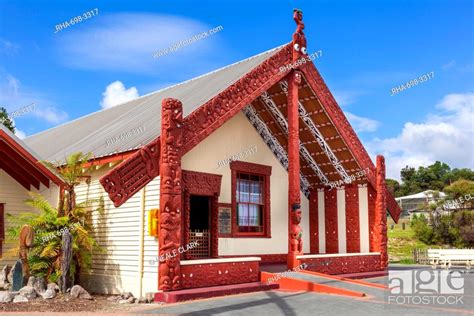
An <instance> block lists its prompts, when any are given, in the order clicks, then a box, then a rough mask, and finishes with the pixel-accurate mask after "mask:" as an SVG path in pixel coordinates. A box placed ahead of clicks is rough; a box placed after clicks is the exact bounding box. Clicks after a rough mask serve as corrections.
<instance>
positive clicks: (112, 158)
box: [84, 149, 138, 168]
mask: <svg viewBox="0 0 474 316" xmlns="http://www.w3.org/2000/svg"><path fill="white" fill-rule="evenodd" d="M137 151H138V149H134V150H130V151H124V152H121V153H118V154H113V155H109V156H104V157H100V158H92V159H90V160H89V161H88V162H87V163H86V164H84V167H85V168H90V167H92V166H101V165H104V164H107V163H111V162H116V161H122V160H126V159H128V158H129V157H130V156H132V155H133V154H135V153H136V152H137Z"/></svg>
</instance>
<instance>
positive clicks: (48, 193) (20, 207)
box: [0, 169, 59, 267]
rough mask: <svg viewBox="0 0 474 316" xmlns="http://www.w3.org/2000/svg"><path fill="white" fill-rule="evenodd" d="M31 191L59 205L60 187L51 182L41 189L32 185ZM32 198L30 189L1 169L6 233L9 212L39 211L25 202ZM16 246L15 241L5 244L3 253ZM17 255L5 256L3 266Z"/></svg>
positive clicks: (0, 183)
mask: <svg viewBox="0 0 474 316" xmlns="http://www.w3.org/2000/svg"><path fill="white" fill-rule="evenodd" d="M31 192H35V193H39V194H41V195H43V196H44V197H45V198H46V200H47V201H48V202H49V203H51V205H53V206H54V207H56V206H57V203H58V199H59V188H58V187H57V186H56V185H55V184H54V183H51V184H50V186H49V188H47V187H46V186H44V185H43V184H41V186H40V189H39V190H37V189H36V188H34V187H31ZM28 198H30V195H29V191H28V190H26V189H25V188H24V187H23V186H22V185H21V184H19V183H18V182H16V180H15V179H13V178H12V177H10V175H9V174H8V173H6V172H5V171H4V170H2V169H0V203H5V206H4V214H5V224H6V225H5V234H6V233H7V229H8V227H9V223H8V217H7V214H12V215H19V214H20V213H22V212H37V211H36V210H35V209H33V208H31V207H30V206H28V205H26V204H25V200H26V199H28ZM14 246H16V244H15V243H8V244H5V245H4V247H3V253H5V252H7V251H8V250H9V249H11V248H12V247H14ZM16 259H18V258H16V257H11V256H10V257H6V256H5V257H3V258H2V259H1V260H0V263H1V265H2V267H3V265H5V264H10V265H12V264H14V263H15V261H16Z"/></svg>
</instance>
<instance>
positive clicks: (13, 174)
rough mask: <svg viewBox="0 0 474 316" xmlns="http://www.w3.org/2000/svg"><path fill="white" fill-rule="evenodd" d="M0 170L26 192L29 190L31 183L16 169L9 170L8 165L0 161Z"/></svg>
mask: <svg viewBox="0 0 474 316" xmlns="http://www.w3.org/2000/svg"><path fill="white" fill-rule="evenodd" d="M0 169H3V170H5V172H6V173H8V174H9V175H10V176H11V177H12V178H13V179H15V181H17V182H18V183H19V184H20V185H22V186H23V187H24V188H25V189H26V190H28V191H29V190H30V189H31V187H30V186H31V181H30V180H27V179H26V178H25V176H24V174H22V173H20V172H18V170H17V169H15V168H11V167H10V166H9V165H7V164H6V162H5V161H4V160H0Z"/></svg>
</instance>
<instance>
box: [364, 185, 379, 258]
mask: <svg viewBox="0 0 474 316" xmlns="http://www.w3.org/2000/svg"><path fill="white" fill-rule="evenodd" d="M367 194H368V197H367V199H368V204H369V205H368V206H369V243H370V252H375V251H376V249H378V248H377V245H376V238H375V235H374V234H375V197H376V195H377V192H376V191H375V189H374V188H372V186H371V185H368V186H367Z"/></svg>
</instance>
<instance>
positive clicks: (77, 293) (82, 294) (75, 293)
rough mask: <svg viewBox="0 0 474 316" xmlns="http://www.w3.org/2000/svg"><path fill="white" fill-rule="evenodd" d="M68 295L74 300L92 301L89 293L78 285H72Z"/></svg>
mask: <svg viewBox="0 0 474 316" xmlns="http://www.w3.org/2000/svg"><path fill="white" fill-rule="evenodd" d="M70 295H71V296H72V297H74V298H80V299H83V300H91V299H92V296H91V295H90V294H89V292H87V291H86V290H84V288H83V287H82V286H80V285H74V286H73V287H72V288H71V294H70Z"/></svg>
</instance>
